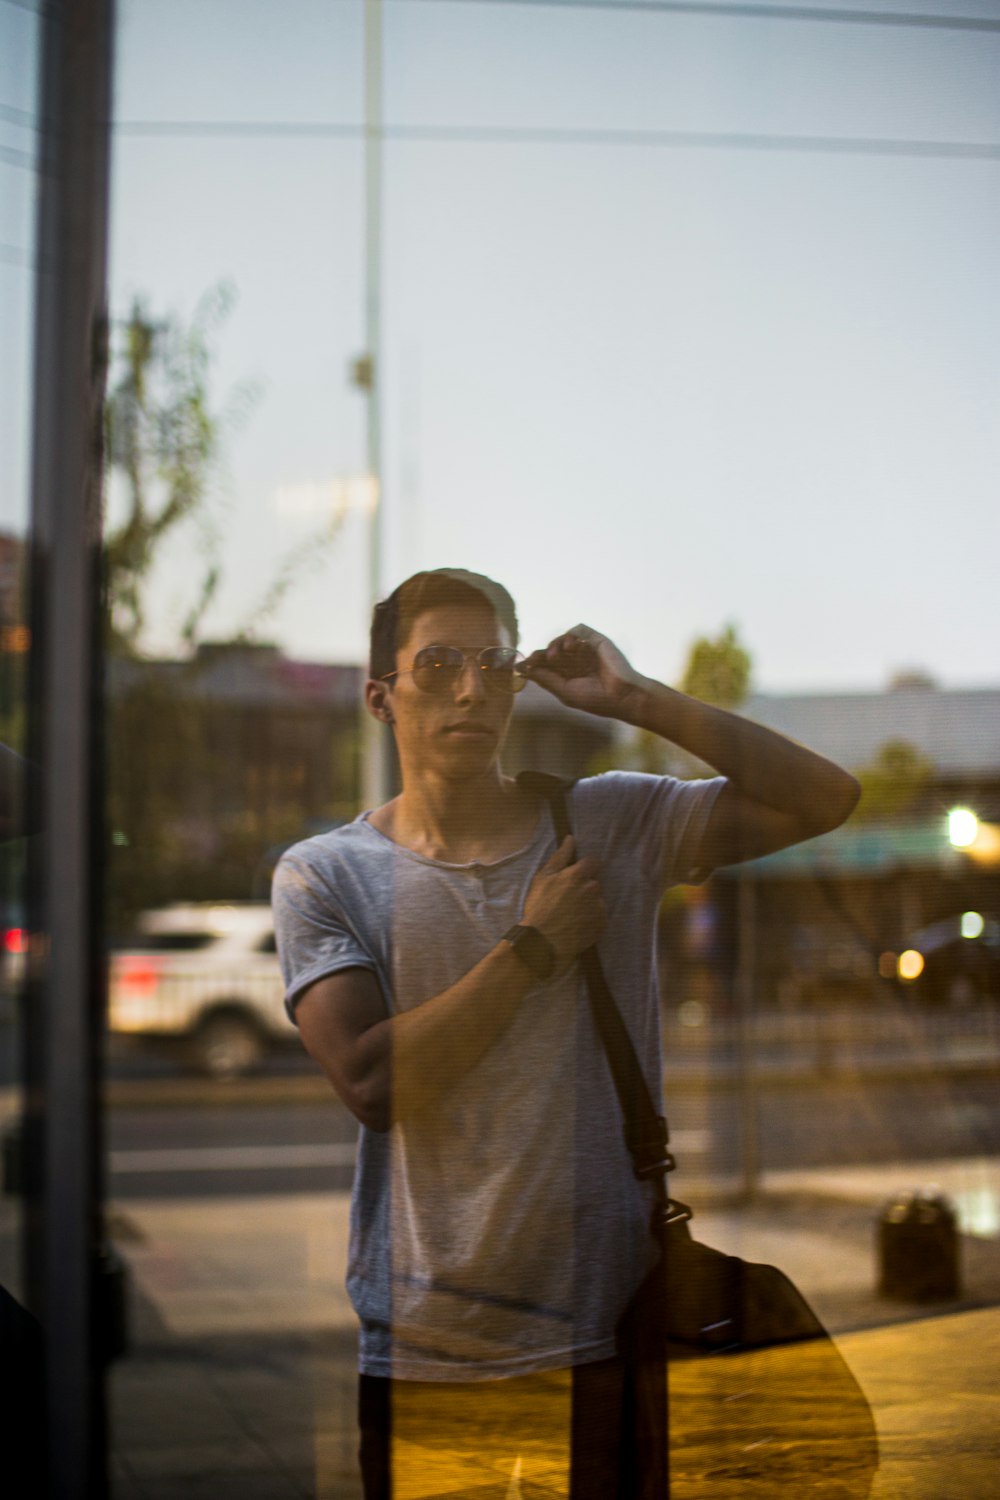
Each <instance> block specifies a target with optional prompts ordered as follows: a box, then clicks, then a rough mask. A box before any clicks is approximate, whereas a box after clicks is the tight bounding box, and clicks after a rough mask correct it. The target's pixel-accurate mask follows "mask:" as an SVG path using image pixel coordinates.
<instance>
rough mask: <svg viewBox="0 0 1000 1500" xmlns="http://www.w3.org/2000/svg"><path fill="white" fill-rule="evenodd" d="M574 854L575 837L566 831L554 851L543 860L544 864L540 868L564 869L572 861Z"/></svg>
mask: <svg viewBox="0 0 1000 1500" xmlns="http://www.w3.org/2000/svg"><path fill="white" fill-rule="evenodd" d="M575 856H576V839H575V838H574V837H573V835H572V834H571V833H568V834H567V835H566V837H565V838H564V839H563V841H562V843H561V844H560V845H559V847H558V849H557V850H556V851H555V853H554V854H550V855H549V857H548V859H547V860H546V861H545V864H544V865H543V866H542V869H543V870H565V868H566V866H567V865H571V864H572V863H573V860H574V858H575Z"/></svg>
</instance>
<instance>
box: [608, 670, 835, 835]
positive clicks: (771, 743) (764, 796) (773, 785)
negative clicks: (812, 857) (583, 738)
mask: <svg viewBox="0 0 1000 1500" xmlns="http://www.w3.org/2000/svg"><path fill="white" fill-rule="evenodd" d="M622 718H623V719H624V721H625V722H626V723H629V724H634V725H635V726H636V728H639V729H648V730H651V731H652V732H653V733H654V734H657V735H659V736H660V737H661V738H662V739H665V740H670V741H671V742H672V743H673V744H675V745H679V746H680V747H681V749H683V750H687V751H688V752H689V753H690V754H691V755H695V756H697V757H698V759H699V760H703V761H705V762H706V763H707V764H708V765H710V766H712V767H713V768H714V769H715V770H716V771H720V772H721V773H722V775H723V776H727V777H728V778H729V780H730V781H731V782H732V783H733V784H734V786H736V787H737V788H738V789H739V791H741V792H742V793H743V794H744V795H745V796H747V797H752V798H753V799H754V801H756V802H761V803H763V804H764V805H765V806H766V807H771V808H774V809H776V810H777V811H780V812H787V813H791V814H793V815H794V816H795V817H796V818H798V819H799V820H800V821H801V822H802V823H803V825H805V826H808V827H814V826H815V827H816V828H817V829H818V830H819V829H822V828H826V827H836V826H837V825H838V824H839V823H842V822H843V820H844V818H846V817H847V816H848V815H849V814H850V813H851V812H852V811H853V809H854V807H855V806H856V805H857V800H858V794H859V788H858V783H857V782H856V781H855V779H854V777H853V776H851V775H850V774H849V772H847V771H845V770H843V769H842V768H841V767H840V766H837V765H835V764H834V763H833V761H830V760H827V759H826V757H825V756H823V755H817V754H816V752H815V751H814V750H808V749H806V747H805V746H804V745H799V744H796V742H795V741H794V740H790V739H787V738H786V737H785V736H784V735H782V734H778V733H777V732H776V731H775V730H773V729H768V728H766V727H765V726H764V725H763V724H755V723H754V722H753V721H752V720H751V719H744V718H743V717H742V716H741V715H739V714H734V713H729V712H727V711H726V710H725V709H722V708H715V707H713V706H712V705H711V704H708V703H701V702H700V701H699V700H698V699H697V698H689V697H688V696H687V695H686V694H684V693H679V692H676V691H675V690H674V689H673V688H669V687H666V686H664V684H663V683H661V682H656V681H654V680H653V679H652V678H644V679H643V680H642V681H641V683H640V684H639V685H637V687H636V688H635V689H634V690H633V692H632V693H631V694H630V696H629V698H628V699H627V700H626V703H625V705H624V712H623V714H622Z"/></svg>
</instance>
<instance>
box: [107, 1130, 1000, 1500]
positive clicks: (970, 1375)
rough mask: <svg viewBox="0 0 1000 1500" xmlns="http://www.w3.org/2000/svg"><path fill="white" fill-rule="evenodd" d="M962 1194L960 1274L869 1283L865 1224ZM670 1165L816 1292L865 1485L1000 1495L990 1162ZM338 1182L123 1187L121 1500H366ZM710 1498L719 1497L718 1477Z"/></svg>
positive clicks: (725, 1231) (343, 1199)
mask: <svg viewBox="0 0 1000 1500" xmlns="http://www.w3.org/2000/svg"><path fill="white" fill-rule="evenodd" d="M930 1183H935V1184H936V1185H937V1186H938V1187H939V1188H940V1189H941V1190H942V1191H944V1192H945V1193H946V1194H948V1195H949V1196H950V1197H952V1198H953V1200H954V1201H955V1203H956V1205H957V1207H958V1210H959V1218H960V1222H961V1225H962V1227H963V1230H964V1233H963V1236H962V1244H961V1250H962V1263H963V1288H962V1295H961V1296H960V1298H958V1299H956V1300H955V1301H951V1302H948V1303H943V1304H941V1303H939V1304H932V1305H930V1306H926V1305H925V1306H922V1307H915V1306H912V1305H908V1304H905V1303H894V1302H888V1301H885V1300H884V1299H881V1298H879V1297H878V1296H877V1294H876V1291H875V1283H876V1279H877V1267H876V1253H875V1248H874V1247H875V1225H876V1221H877V1217H878V1214H879V1211H880V1209H881V1207H882V1205H883V1203H884V1202H885V1201H886V1199H888V1198H889V1197H890V1196H892V1195H894V1194H896V1193H897V1192H899V1191H901V1190H911V1189H915V1188H920V1187H924V1186H926V1185H928V1184H930ZM732 1188H733V1184H731V1183H722V1182H718V1181H708V1180H702V1181H695V1180H690V1181H686V1182H685V1183H684V1184H683V1185H682V1184H681V1183H680V1181H678V1191H679V1192H680V1193H681V1195H682V1196H686V1197H687V1198H688V1199H689V1200H690V1201H692V1202H693V1204H694V1206H695V1208H696V1210H697V1220H696V1222H697V1233H698V1236H699V1237H700V1238H701V1239H704V1240H706V1241H707V1242H709V1243H711V1244H715V1245H718V1246H719V1247H720V1248H723V1249H726V1250H730V1251H733V1252H735V1253H738V1254H740V1255H743V1256H744V1257H746V1258H747V1259H751V1260H764V1261H770V1262H772V1263H775V1264H778V1265H780V1266H781V1267H782V1269H783V1270H785V1271H787V1272H788V1274H789V1275H790V1276H791V1277H792V1279H793V1280H794V1281H795V1282H796V1283H797V1284H798V1285H799V1286H800V1288H801V1289H802V1290H803V1292H804V1293H805V1294H806V1296H807V1297H808V1298H809V1299H810V1301H811V1302H812V1303H813V1305H814V1306H815V1308H816V1310H817V1312H818V1313H819V1314H820V1316H821V1317H822V1318H823V1319H824V1321H825V1322H826V1324H827V1326H828V1327H829V1328H830V1329H831V1331H832V1332H834V1333H836V1334H837V1336H838V1342H839V1344H840V1346H841V1348H842V1350H843V1352H844V1353H845V1355H846V1357H847V1359H848V1362H849V1363H850V1364H851V1366H852V1368H853V1369H854V1371H855V1373H856V1375H857V1376H858V1378H859V1380H860V1381H861V1384H862V1386H863V1387H864V1389H865V1391H866V1394H867V1395H868V1398H869V1400H870V1401H871V1403H872V1407H873V1409H874V1411H875V1416H876V1421H877V1423H878V1427H879V1432H880V1438H881V1443H882V1468H881V1471H880V1474H879V1476H878V1478H877V1480H876V1484H875V1488H874V1489H873V1491H872V1494H873V1497H875V1500H995V1497H996V1496H997V1495H998V1494H1000V1317H998V1315H997V1312H996V1306H997V1304H998V1303H1000V1237H998V1235H1000V1217H998V1215H1000V1163H998V1162H997V1161H996V1160H992V1159H977V1160H963V1161H935V1162H924V1163H920V1164H918V1165H914V1164H913V1163H909V1164H905V1165H902V1164H901V1165H889V1166H879V1167H870V1168H863V1169H860V1168H854V1167H851V1168H830V1169H824V1170H818V1171H794V1172H773V1173H768V1174H766V1175H765V1178H764V1180H763V1183H762V1189H761V1192H760V1194H759V1195H758V1196H757V1197H756V1198H755V1199H754V1200H753V1201H752V1202H751V1203H749V1204H743V1205H740V1204H738V1203H737V1202H735V1201H734V1199H733V1197H732ZM347 1218H348V1200H347V1195H346V1194H341V1193H335V1194H310V1195H288V1196H273V1197H248V1198H225V1199H197V1200H194V1199H188V1200H179V1201H178V1200H162V1199H161V1200H156V1201H152V1200H149V1201H133V1200H129V1201H128V1202H127V1203H122V1204H120V1205H118V1206H116V1207H114V1208H113V1213H112V1233H113V1237H114V1239H115V1242H116V1244H117V1246H118V1248H119V1250H120V1251H121V1253H122V1254H123V1255H124V1257H125V1259H126V1261H127V1262H128V1265H129V1268H130V1272H131V1282H132V1306H131V1313H132V1319H131V1326H132V1350H131V1352H130V1353H129V1354H127V1355H126V1356H124V1357H123V1358H122V1359H120V1360H119V1361H118V1362H117V1363H116V1364H115V1365H114V1367H113V1369H112V1372H111V1378H110V1398H111V1410H112V1451H113V1458H112V1478H113V1491H112V1493H113V1496H114V1500H181V1497H192V1500H198V1497H202V1496H204V1497H208V1496H211V1497H212V1500H229V1497H232V1500H237V1497H238V1500H292V1497H299V1500H304V1497H311V1500H334V1497H336V1500H360V1488H359V1484H358V1480H357V1477H356V1465H355V1446H356V1442H355V1433H354V1404H355V1375H354V1357H355V1324H354V1318H353V1314H352V1312H351V1310H350V1307H349V1305H348V1303H347V1299H346V1296H345V1293H344V1290H343V1278H344V1267H345V1262H346V1250H347ZM706 1500H724V1497H723V1496H722V1494H721V1492H720V1491H719V1490H718V1489H717V1488H713V1490H712V1493H711V1496H708V1494H707V1492H706Z"/></svg>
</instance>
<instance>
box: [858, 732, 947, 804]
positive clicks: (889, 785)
mask: <svg viewBox="0 0 1000 1500" xmlns="http://www.w3.org/2000/svg"><path fill="white" fill-rule="evenodd" d="M855 774H856V776H857V778H858V780H859V781H860V783H861V800H860V801H859V803H858V806H857V808H856V810H855V812H854V814H853V816H854V818H855V819H856V820H857V821H859V822H873V821H876V820H880V819H889V818H900V817H903V816H904V814H906V813H908V812H911V811H912V810H913V808H914V807H915V806H916V804H917V803H918V802H919V800H920V797H921V796H922V794H923V792H924V791H925V790H926V788H927V786H928V785H929V783H930V782H931V780H932V778H933V776H934V765H933V763H932V762H931V761H930V760H928V759H927V757H926V755H924V754H923V753H922V752H921V751H920V750H918V749H917V747H916V745H913V744H911V743H910V741H909V740H903V739H894V740H886V741H885V743H884V744H882V745H880V746H879V748H878V750H877V751H876V752H875V755H874V756H873V758H872V760H871V761H870V762H869V764H868V765H867V766H862V768H861V769H860V770H859V771H857V772H856V773H855Z"/></svg>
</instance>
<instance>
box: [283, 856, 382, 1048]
mask: <svg viewBox="0 0 1000 1500" xmlns="http://www.w3.org/2000/svg"><path fill="white" fill-rule="evenodd" d="M271 907H272V910H273V912H274V931H275V936H276V938H277V943H278V961H279V963H280V965H281V974H282V978H283V979H284V982H285V1009H286V1010H287V1012H288V1015H289V1018H290V1019H291V1020H292V1021H294V1020H295V1005H296V1002H297V1001H298V1000H299V999H300V998H301V995H302V993H303V991H304V990H306V989H308V987H309V985H311V984H314V983H315V982H316V980H317V979H324V978H327V977H328V976H329V975H330V974H337V973H339V972H340V970H342V969H358V968H360V969H372V970H376V969H377V965H376V963H375V961H374V959H373V958H372V956H371V954H370V953H369V952H368V951H367V949H366V948H365V947H364V946H363V944H362V943H361V942H360V940H359V938H358V936H357V934H356V933H355V932H354V931H353V930H352V928H351V926H350V924H349V923H348V921H347V919H346V917H345V915H344V913H343V911H342V909H341V906H340V903H339V902H338V900H337V895H336V890H335V888H334V887H333V886H332V885H331V884H329V883H328V882H327V881H326V880H324V879H323V878H322V877H321V876H320V875H319V873H318V871H317V870H315V869H314V868H313V867H312V866H311V864H310V863H309V861H308V860H307V859H306V858H305V857H304V856H303V855H301V854H297V853H296V852H295V851H294V850H293V851H291V852H290V853H289V854H286V855H284V856H283V858H282V859H281V860H280V861H279V863H278V867H277V869H276V870H275V872H274V879H273V882H272V885H271Z"/></svg>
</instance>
